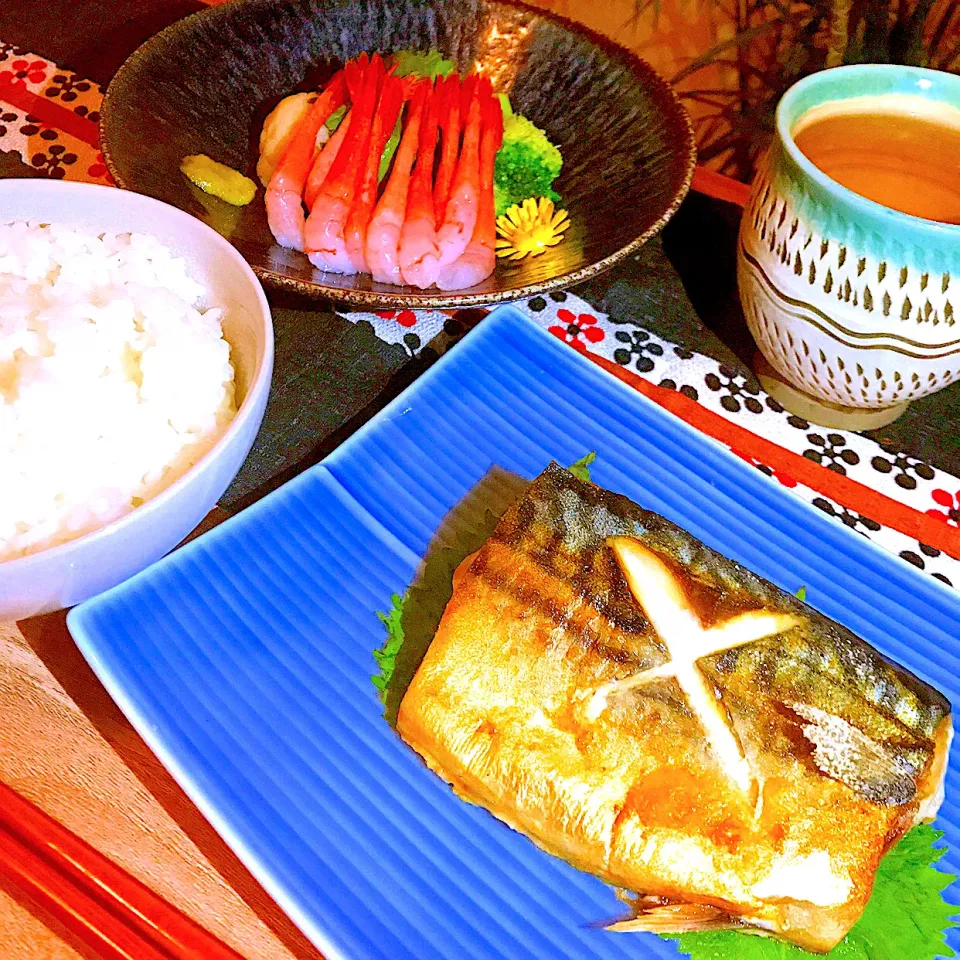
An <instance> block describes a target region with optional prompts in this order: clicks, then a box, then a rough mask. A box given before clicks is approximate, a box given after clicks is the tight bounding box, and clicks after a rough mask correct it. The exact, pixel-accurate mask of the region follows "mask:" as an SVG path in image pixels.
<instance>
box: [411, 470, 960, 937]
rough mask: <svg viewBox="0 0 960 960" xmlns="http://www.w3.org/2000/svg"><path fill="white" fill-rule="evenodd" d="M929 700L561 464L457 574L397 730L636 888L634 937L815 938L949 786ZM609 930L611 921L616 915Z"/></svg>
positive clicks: (829, 929)
mask: <svg viewBox="0 0 960 960" xmlns="http://www.w3.org/2000/svg"><path fill="white" fill-rule="evenodd" d="M949 711H950V707H949V704H948V702H947V700H946V699H945V698H944V697H943V696H942V695H941V694H939V693H938V692H937V691H936V690H934V689H932V688H931V687H929V686H927V685H926V684H925V683H923V682H922V681H921V680H919V679H917V678H916V677H914V676H913V675H912V674H910V673H908V672H907V671H906V670H904V669H903V668H902V667H899V666H897V665H895V664H892V663H890V662H888V661H887V660H885V659H884V658H883V657H882V656H881V655H880V654H879V653H878V652H877V651H876V650H874V649H873V648H872V647H870V646H869V645H868V644H866V643H865V642H863V641H862V640H860V639H858V638H857V637H856V636H854V635H853V634H852V633H850V632H849V631H848V630H846V629H845V628H843V627H841V626H840V625H839V624H837V623H834V622H833V621H831V620H828V619H827V618H826V617H823V616H821V615H820V614H818V613H816V612H815V611H814V610H812V609H811V608H809V607H807V606H806V605H805V604H803V603H801V602H800V601H799V600H797V599H796V598H795V597H793V596H791V595H789V594H787V593H784V592H783V591H782V590H780V589H778V588H777V587H775V586H773V585H772V584H770V583H767V582H766V581H764V580H762V579H760V578H759V577H757V576H755V575H754V574H752V573H750V572H749V571H747V570H745V569H744V568H743V567H741V566H739V565H738V564H736V563H734V562H733V561H731V560H728V559H726V558H724V557H722V556H720V555H719V554H717V553H716V552H715V551H713V550H711V549H709V548H708V547H706V546H704V545H703V544H702V543H700V542H699V541H697V540H695V539H694V538H693V537H692V536H690V534H688V533H686V532H685V531H684V530H682V529H680V528H679V527H677V526H675V525H674V524H672V523H670V522H668V521H667V520H665V519H663V518H662V517H660V516H657V515H656V514H653V513H650V512H648V511H646V510H642V509H641V508H640V507H638V506H636V505H635V504H633V503H631V502H630V501H629V500H627V499H626V498H624V497H621V496H618V495H616V494H613V493H609V492H607V491H605V490H602V489H599V488H597V487H595V486H592V485H591V484H587V483H583V482H581V481H579V480H577V479H576V478H575V477H573V476H572V475H571V474H569V473H568V472H567V471H565V470H563V469H561V468H560V467H557V466H556V465H555V464H551V466H550V467H549V468H548V469H547V470H546V471H545V472H544V473H543V474H542V475H541V476H540V477H539V478H538V479H537V480H536V481H535V482H534V483H533V485H532V487H531V488H530V489H529V492H528V493H527V494H526V496H524V497H523V498H522V499H521V500H519V501H518V502H517V503H516V504H515V505H514V506H513V507H511V508H510V510H508V512H507V513H506V514H505V515H504V517H503V519H502V520H501V521H500V523H499V525H498V526H497V528H496V530H495V532H494V534H493V536H492V537H491V538H490V539H489V540H488V541H487V542H486V544H485V545H484V546H483V547H482V548H481V549H480V550H479V551H478V552H477V553H475V554H474V555H473V556H471V557H468V558H467V560H465V561H464V562H463V564H461V566H460V567H459V569H458V570H457V572H456V575H455V577H454V592H453V597H452V599H451V600H450V602H449V604H448V606H447V608H446V610H445V612H444V615H443V619H442V621H441V623H440V626H439V629H438V630H437V634H436V637H435V638H434V640H433V643H432V644H431V646H430V648H429V650H428V652H427V654H426V656H425V658H424V660H423V662H422V664H421V665H420V667H419V669H418V671H417V673H416V675H415V677H414V679H413V681H412V683H411V685H410V687H409V689H408V690H407V692H406V694H405V696H404V699H403V701H402V703H401V705H400V712H399V718H398V730H399V732H400V735H401V736H402V737H403V739H404V740H405V741H406V742H407V743H408V744H409V745H410V746H411V747H413V748H414V749H415V750H416V751H417V752H418V753H419V754H420V755H421V756H422V757H423V759H424V760H425V761H426V763H427V764H428V765H429V766H430V768H431V769H432V770H434V771H435V772H436V773H437V774H439V775H440V776H441V777H443V778H444V779H445V780H447V781H448V782H449V783H450V784H451V785H452V786H453V789H454V790H455V791H456V792H457V794H458V795H459V796H461V797H462V798H463V799H465V800H468V801H470V802H472V803H477V804H480V805H481V806H484V807H486V808H487V809H488V810H490V811H491V812H492V813H493V814H495V815H496V816H497V817H499V818H500V819H501V820H503V821H505V822H506V823H508V824H510V825H511V826H512V827H514V828H516V829H517V830H520V831H522V832H523V833H525V834H527V835H528V836H529V837H531V838H532V839H533V840H534V841H535V842H536V843H537V844H539V845H540V846H541V847H542V848H543V849H544V850H546V851H548V852H550V853H552V854H555V855H557V856H559V857H563V858H564V859H565V860H567V861H569V862H570V863H572V864H574V865H575V866H576V867H578V868H580V869H582V870H585V871H588V872H590V873H592V874H595V875H596V876H598V877H600V878H602V879H603V880H605V881H607V882H609V883H611V884H614V885H616V886H618V887H622V888H625V889H627V890H630V891H636V892H637V894H639V895H640V896H639V897H638V900H637V916H636V917H635V918H634V919H632V920H629V921H627V922H625V923H623V924H621V925H619V928H620V929H644V930H655V931H658V932H669V931H671V930H688V929H704V928H709V927H721V926H737V925H744V926H749V927H753V928H759V929H760V930H762V931H766V932H769V933H773V934H776V935H779V936H781V937H783V938H785V939H787V940H790V941H793V942H795V943H796V944H798V945H800V946H802V947H805V948H806V949H808V950H813V951H827V950H829V949H830V948H831V947H833V946H834V945H835V944H836V943H837V942H838V941H839V940H840V939H842V937H843V936H844V935H845V934H846V933H847V931H848V930H849V929H850V927H851V926H852V925H853V924H854V923H855V922H856V920H857V919H858V918H859V916H860V914H861V913H862V911H863V908H864V906H865V905H866V903H867V900H868V899H869V896H870V891H871V887H872V884H873V878H874V874H875V872H876V869H877V864H878V863H879V861H880V859H881V858H882V857H883V855H884V853H885V852H886V851H887V850H889V849H890V847H891V846H892V845H893V844H894V843H895V842H896V841H897V840H898V839H899V838H900V837H901V836H902V835H903V834H904V833H905V832H906V831H907V830H908V829H909V828H910V827H911V826H912V825H913V824H915V823H917V822H918V821H920V820H925V819H932V817H933V816H934V814H935V813H936V810H937V808H938V807H939V804H940V801H941V799H942V790H943V780H944V775H945V772H946V761H947V751H948V747H949V740H950V737H951V733H952V726H951V720H950V712H949ZM615 928H616V926H615Z"/></svg>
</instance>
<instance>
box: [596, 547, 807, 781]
mask: <svg viewBox="0 0 960 960" xmlns="http://www.w3.org/2000/svg"><path fill="white" fill-rule="evenodd" d="M607 543H608V544H609V545H610V547H611V549H612V550H613V552H614V554H615V556H616V558H617V561H618V563H619V564H620V569H621V570H622V571H623V575H624V577H625V578H626V581H627V585H628V586H629V588H630V592H631V593H632V594H633V596H634V597H635V598H636V601H637V603H639V604H640V606H641V607H642V608H643V611H644V613H645V614H646V616H647V619H648V620H649V621H650V623H651V624H652V625H653V628H654V629H655V630H656V631H657V634H658V635H659V637H660V640H661V642H662V643H663V645H664V646H665V647H666V648H667V653H668V654H669V657H670V659H669V660H667V661H666V663H662V664H660V665H659V666H656V667H651V668H650V669H649V670H643V671H641V672H640V673H636V674H634V675H633V676H630V677H625V678H623V679H621V680H610V681H608V682H607V683H604V684H601V686H599V687H598V688H597V689H596V690H595V691H594V693H593V695H592V696H591V698H590V700H589V701H588V702H587V705H586V716H587V718H588V719H590V720H596V719H597V717H599V716H600V714H601V713H602V712H603V711H604V709H605V708H606V706H607V703H608V702H609V700H610V697H611V696H613V695H614V694H617V693H620V692H622V691H624V690H630V689H633V688H634V687H639V686H642V685H643V684H646V683H649V682H650V681H652V680H662V679H666V678H668V677H672V678H674V679H675V680H676V681H677V683H679V684H680V689H681V690H682V691H683V693H684V695H685V696H686V699H687V704H688V705H689V707H690V709H691V710H692V711H693V712H694V714H695V715H696V716H697V717H698V718H699V720H700V722H701V723H702V724H703V727H704V730H705V731H706V734H707V737H708V739H709V742H710V746H711V747H712V748H713V751H714V753H715V754H716V757H717V760H718V761H719V763H720V765H721V767H722V768H723V770H724V772H725V773H726V774H727V776H728V777H729V778H730V779H731V780H732V781H733V782H734V783H736V785H737V786H738V787H739V788H740V789H741V790H742V791H743V792H744V793H750V792H751V790H752V787H753V775H752V773H751V771H750V765H749V763H748V762H747V759H746V757H745V756H744V754H743V749H742V748H741V746H740V742H739V741H738V739H737V737H736V736H735V735H734V732H733V730H732V728H731V724H730V718H729V716H728V714H727V712H726V709H725V708H724V706H723V704H722V703H721V702H720V700H719V695H718V693H717V692H716V691H715V690H714V689H713V688H712V686H711V685H710V683H709V682H708V681H707V678H706V677H705V676H704V675H703V673H702V671H701V670H700V668H699V667H698V666H697V661H698V660H699V659H700V658H701V657H707V656H710V655H712V654H717V653H723V651H725V650H731V649H733V648H734V647H741V646H744V645H745V644H748V643H753V642H754V641H756V640H763V639H764V638H765V637H770V636H774V635H775V634H778V633H783V632H784V631H786V630H789V629H790V628H791V627H794V626H796V625H797V620H796V618H794V617H792V616H790V615H789V614H783V613H768V612H767V611H765V610H749V611H747V612H746V613H741V614H738V615H737V616H735V617H731V618H730V619H728V620H724V621H723V622H722V623H717V624H715V625H714V626H712V627H709V628H705V627H704V625H703V623H702V622H701V621H700V618H699V617H698V616H697V614H696V612H695V611H694V609H693V608H692V607H691V606H690V601H689V598H688V597H687V595H686V592H685V591H684V589H683V586H682V585H681V584H680V582H679V581H678V580H677V578H676V576H675V575H674V574H673V572H672V571H671V570H670V568H669V567H668V566H667V565H666V564H665V563H664V562H663V560H661V559H660V557H659V556H657V554H656V553H654V552H653V551H652V550H649V549H647V547H645V546H644V545H643V544H642V543H640V541H639V540H635V539H634V538H632V537H611V538H610V539H609V540H608V541H607Z"/></svg>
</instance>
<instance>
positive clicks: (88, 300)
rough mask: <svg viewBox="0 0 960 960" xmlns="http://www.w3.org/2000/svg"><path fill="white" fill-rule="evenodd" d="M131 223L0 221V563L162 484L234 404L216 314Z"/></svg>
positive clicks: (179, 264) (104, 518) (180, 265)
mask: <svg viewBox="0 0 960 960" xmlns="http://www.w3.org/2000/svg"><path fill="white" fill-rule="evenodd" d="M205 293H206V291H205V290H204V288H203V287H202V286H201V285H200V284H198V283H197V282H196V281H194V280H192V279H191V278H190V277H189V275H188V274H187V270H186V266H185V264H184V262H183V260H182V259H178V258H175V257H174V256H173V254H172V253H171V251H170V250H169V248H167V247H166V246H164V245H163V244H162V243H160V242H159V241H158V240H156V239H155V238H153V237H150V236H146V235H144V234H139V233H133V234H117V235H114V234H100V235H96V234H90V233H83V232H81V231H78V230H72V229H68V228H65V227H58V226H56V225H49V226H48V225H41V224H39V223H29V224H28V223H11V224H7V225H3V224H0V561H4V560H11V559H14V558H17V557H21V556H24V555H26V554H29V553H34V552H36V551H38V550H43V549H46V548H47V547H51V546H54V545H56V544H59V543H63V542H65V541H67V540H72V539H74V538H75V537H79V536H82V535H83V534H85V533H89V532H91V531H93V530H96V529H97V528H99V527H102V526H103V525H104V524H107V523H109V522H111V521H113V520H116V519H117V518H118V517H120V516H122V515H123V514H125V513H128V512H130V511H131V510H133V509H134V508H135V507H137V506H139V505H140V504H142V503H143V502H144V501H145V500H147V499H149V498H150V497H153V496H155V495H156V494H157V493H159V492H160V491H161V490H163V489H164V488H165V487H167V486H169V485H170V484H171V483H172V482H173V481H174V480H176V479H177V478H178V477H179V476H180V475H181V474H183V473H184V472H185V471H186V470H187V469H188V468H189V467H191V466H192V465H193V464H194V463H196V462H197V461H198V460H199V459H200V458H201V457H202V456H203V455H204V453H206V451H207V450H209V449H210V447H211V446H212V445H213V444H214V443H215V442H216V441H217V440H218V439H219V438H220V436H221V435H222V433H223V432H224V430H225V429H226V427H227V425H228V424H229V423H230V421H231V420H232V419H233V417H234V415H235V413H236V407H235V405H234V394H233V366H232V364H231V363H230V346H229V344H228V343H227V342H226V340H224V339H223V332H222V330H221V326H220V321H221V314H222V311H221V310H220V309H218V308H216V307H213V308H210V307H207V308H203V307H201V306H200V304H201V303H202V302H203V300H204V297H205Z"/></svg>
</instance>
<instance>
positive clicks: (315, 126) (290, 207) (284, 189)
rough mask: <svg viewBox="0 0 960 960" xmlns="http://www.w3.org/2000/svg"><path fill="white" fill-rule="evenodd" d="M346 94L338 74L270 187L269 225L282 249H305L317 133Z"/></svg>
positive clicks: (312, 109)
mask: <svg viewBox="0 0 960 960" xmlns="http://www.w3.org/2000/svg"><path fill="white" fill-rule="evenodd" d="M346 95H347V89H346V84H345V83H344V79H343V73H342V72H341V71H338V72H337V73H336V74H335V75H334V76H333V78H332V79H331V80H330V82H329V83H328V84H327V86H326V89H325V90H324V91H323V93H321V94H320V96H319V97H317V99H316V100H315V101H314V102H313V105H312V106H311V107H310V109H309V111H308V112H307V114H306V116H305V117H304V118H303V119H302V120H301V121H300V124H299V126H298V127H297V130H296V133H294V135H293V137H292V138H291V140H290V144H289V145H288V146H287V149H286V150H285V151H284V153H283V156H282V157H281V158H280V162H279V163H278V164H277V168H276V170H274V171H273V176H271V177H270V182H269V183H268V184H267V192H266V198H265V199H266V207H267V223H268V224H269V225H270V232H271V233H272V234H273V236H274V239H275V240H276V241H277V243H279V244H280V246H281V247H289V248H290V249H292V250H303V245H304V236H303V230H304V218H303V200H302V197H303V188H304V184H305V182H306V179H307V173H308V172H309V170H310V165H311V163H312V162H313V151H314V147H315V144H316V140H317V133H318V132H319V131H320V127H321V126H322V125H323V123H324V122H325V121H326V119H327V117H329V116H330V114H331V113H333V111H334V110H336V109H338V108H339V107H340V106H341V105H342V104H343V102H344V100H345V99H346Z"/></svg>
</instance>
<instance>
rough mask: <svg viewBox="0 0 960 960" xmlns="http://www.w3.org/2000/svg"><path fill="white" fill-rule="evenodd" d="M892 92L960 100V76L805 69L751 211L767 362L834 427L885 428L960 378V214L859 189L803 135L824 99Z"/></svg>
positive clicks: (752, 314)
mask: <svg viewBox="0 0 960 960" xmlns="http://www.w3.org/2000/svg"><path fill="white" fill-rule="evenodd" d="M888 97H898V98H920V99H921V100H923V101H926V102H928V103H936V104H941V105H943V107H944V109H946V110H957V111H960V77H957V76H951V75H950V74H946V73H939V72H937V71H933V70H923V69H919V68H913V67H901V66H892V65H862V66H850V67H838V68H836V69H833V70H825V71H823V72H821V73H817V74H813V75H811V76H809V77H806V78H804V79H803V80H801V81H800V82H799V83H797V84H795V85H794V86H793V87H791V88H790V90H788V91H787V93H786V94H785V95H784V96H783V98H782V100H781V101H780V104H779V106H778V108H777V115H776V134H775V139H774V142H773V144H772V146H771V148H770V150H769V151H768V154H767V156H766V159H765V161H764V162H763V164H762V167H761V170H760V172H759V174H758V176H757V178H756V180H755V182H754V185H753V188H752V192H751V197H750V201H749V204H748V206H747V209H746V211H745V212H744V216H743V220H742V222H741V228H740V238H739V243H738V280H739V285H740V297H741V301H742V303H743V308H744V313H745V315H746V319H747V323H748V325H749V327H750V331H751V333H752V334H753V337H754V339H755V340H756V343H757V345H758V347H759V349H760V352H761V354H762V358H763V360H765V361H766V364H769V367H766V365H765V364H764V363H763V362H762V361H761V362H759V363H758V369H757V373H758V375H760V379H761V381H762V382H763V385H764V386H765V388H766V389H767V390H768V392H770V393H771V394H773V395H774V396H775V397H776V398H777V399H778V400H780V402H781V403H783V404H784V406H786V407H787V408H788V409H790V410H793V411H794V412H796V413H799V414H800V415H801V416H804V417H805V418H807V419H809V420H813V421H814V422H817V423H820V424H823V425H826V426H845V427H849V428H851V429H868V428H871V427H879V426H883V425H884V424H887V423H890V422H891V421H892V420H894V419H896V418H897V417H898V416H899V415H900V414H901V413H902V412H903V411H904V410H905V409H906V407H907V405H908V404H909V403H910V401H911V400H915V399H917V398H918V397H923V396H926V395H927V394H930V393H933V392H935V391H936V390H940V389H941V388H943V387H945V386H947V385H948V384H950V383H952V382H953V381H954V380H956V379H957V378H958V377H960V323H958V321H960V225H955V224H950V223H942V222H938V221H935V220H926V219H922V218H920V217H915V216H910V215H908V214H905V213H901V212H899V211H897V210H894V209H891V208H890V207H886V206H882V205H881V204H879V203H875V202H874V201H872V200H868V199H866V198H864V197H862V196H859V195H858V194H856V193H853V192H852V191H850V190H848V189H846V188H845V187H843V186H841V185H840V184H839V183H837V182H836V181H835V180H833V179H831V178H830V177H828V176H827V175H826V174H824V173H823V172H822V171H821V170H820V169H818V168H817V167H816V166H814V164H813V163H811V162H810V160H808V159H807V157H806V156H805V155H804V154H803V153H802V152H801V151H800V150H799V149H798V148H797V145H796V142H795V141H794V134H795V133H796V131H797V129H798V128H799V126H800V125H801V121H802V119H803V118H804V116H805V115H809V112H810V111H812V110H815V109H822V108H823V107H824V105H830V104H833V103H836V102H837V101H841V100H850V99H851V98H865V99H864V109H869V106H868V101H867V100H866V98H870V99H871V100H872V98H888ZM888 102H889V101H888ZM903 102H905V103H909V102H910V100H909V99H908V100H904V101H903ZM846 106H849V105H846ZM938 109H939V108H938ZM958 116H960V112H958Z"/></svg>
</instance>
